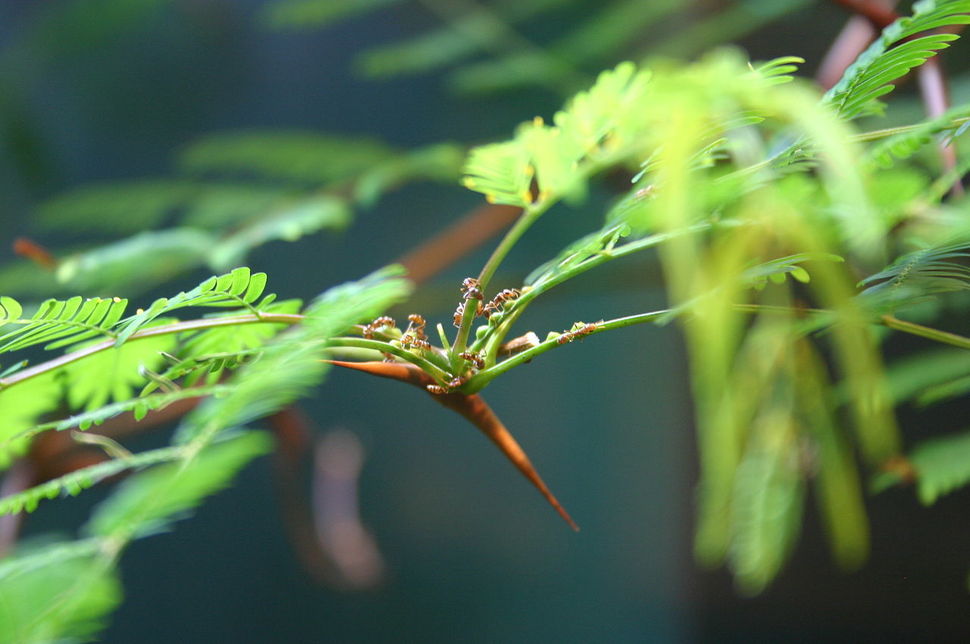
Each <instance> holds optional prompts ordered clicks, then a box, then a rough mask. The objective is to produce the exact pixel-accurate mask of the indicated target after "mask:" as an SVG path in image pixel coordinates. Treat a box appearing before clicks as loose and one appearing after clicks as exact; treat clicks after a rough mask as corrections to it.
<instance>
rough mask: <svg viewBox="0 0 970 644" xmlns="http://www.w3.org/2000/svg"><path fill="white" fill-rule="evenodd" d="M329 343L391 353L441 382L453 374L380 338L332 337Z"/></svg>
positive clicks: (447, 379)
mask: <svg viewBox="0 0 970 644" xmlns="http://www.w3.org/2000/svg"><path fill="white" fill-rule="evenodd" d="M327 345H328V346H331V347H356V348H358V349H372V350H374V351H380V352H381V353H390V354H391V355H393V356H396V357H398V358H400V359H401V360H404V361H406V362H410V363H411V364H413V365H416V366H418V367H420V368H421V370H422V371H424V372H425V373H426V374H428V375H429V376H431V377H433V378H434V379H435V380H437V381H438V382H439V383H441V384H444V383H447V382H448V381H449V380H450V379H451V375H450V374H449V373H448V372H446V371H445V370H444V369H442V368H441V367H439V366H438V365H436V364H434V363H433V362H431V361H430V360H428V359H426V358H422V357H421V356H419V355H417V354H414V353H411V352H410V351H408V350H407V349H404V348H402V347H399V346H396V345H393V344H388V343H387V342H381V341H379V340H367V339H365V338H332V339H331V340H330V341H329V342H328V343H327Z"/></svg>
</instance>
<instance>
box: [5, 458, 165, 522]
mask: <svg viewBox="0 0 970 644" xmlns="http://www.w3.org/2000/svg"><path fill="white" fill-rule="evenodd" d="M181 456H182V452H181V450H180V449H179V448H177V447H163V448H161V449H155V450H150V451H147V452H142V453H141V454H138V455H137V456H131V457H129V458H118V459H114V460H111V461H105V462H103V463H98V464H96V465H89V466H88V467H83V468H81V469H79V470H75V471H73V472H71V473H70V474H65V475H63V476H59V477H57V478H56V479H51V480H50V481H47V482H46V483H42V484H41V485H37V486H35V487H32V488H30V489H28V490H26V491H25V492H20V493H18V494H11V495H10V496H5V497H3V499H0V514H16V513H17V512H33V511H34V510H36V509H37V505H38V504H39V503H40V502H41V501H42V500H43V499H54V498H57V497H58V496H77V495H78V494H80V493H81V492H82V491H83V490H86V489H88V488H89V487H91V486H92V485H94V484H96V483H99V482H101V481H103V480H104V479H106V478H108V477H111V476H114V475H115V474H118V473H120V472H124V471H125V470H134V469H139V468H143V467H148V466H149V465H156V464H158V463H164V462H166V461H174V460H177V459H179V458H180V457H181Z"/></svg>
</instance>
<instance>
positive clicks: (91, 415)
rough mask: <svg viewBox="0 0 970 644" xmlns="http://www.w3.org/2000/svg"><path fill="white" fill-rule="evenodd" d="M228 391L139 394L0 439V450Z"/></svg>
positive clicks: (195, 389)
mask: <svg viewBox="0 0 970 644" xmlns="http://www.w3.org/2000/svg"><path fill="white" fill-rule="evenodd" d="M229 389H230V388H229V386H228V385H208V386H203V387H190V388H187V389H179V390H177V391H167V392H163V393H154V394H152V393H149V394H146V393H144V392H143V393H142V394H141V395H140V396H139V397H138V398H129V399H127V400H122V401H120V402H114V403H111V404H109V405H105V406H104V407H99V408H98V409H92V410H90V411H85V412H82V413H79V414H73V415H71V416H68V417H67V418H62V419H59V420H52V421H50V422H46V423H41V424H39V425H35V426H33V427H30V428H29V429H25V430H23V431H21V432H20V433H19V434H15V435H13V436H11V437H10V438H6V439H4V440H0V451H2V450H4V449H6V448H7V447H8V446H9V445H10V443H13V442H17V441H25V440H28V439H31V438H33V437H34V436H37V435H38V434H41V433H43V432H46V431H57V432H60V431H64V430H68V429H75V428H76V429H79V430H81V431H84V430H87V429H90V428H91V427H93V426H97V425H100V424H102V423H103V422H104V421H106V420H108V419H110V418H114V417H115V416H119V415H121V414H124V413H126V412H132V414H133V415H134V418H135V420H141V419H142V418H144V417H145V415H146V414H147V413H148V412H149V411H151V410H154V409H163V408H164V407H167V406H168V405H171V404H172V403H175V402H178V401H180V400H188V399H191V398H202V397H206V396H219V395H223V394H226V393H228V392H229Z"/></svg>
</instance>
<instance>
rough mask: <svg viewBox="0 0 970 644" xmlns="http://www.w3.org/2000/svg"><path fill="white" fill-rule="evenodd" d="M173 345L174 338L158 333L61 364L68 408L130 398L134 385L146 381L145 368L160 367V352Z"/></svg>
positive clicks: (89, 407)
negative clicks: (65, 364)
mask: <svg viewBox="0 0 970 644" xmlns="http://www.w3.org/2000/svg"><path fill="white" fill-rule="evenodd" d="M174 348H175V338H173V337H172V336H165V335H160V336H157V337H149V338H144V339H142V340H139V341H138V342H126V343H125V344H123V345H121V346H117V347H113V348H111V349H107V350H104V351H99V352H98V353H94V354H92V355H89V356H86V357H85V358H82V359H81V360H78V361H76V362H72V363H71V364H69V365H67V366H66V367H64V383H65V385H66V386H67V402H68V404H69V405H70V406H71V409H84V410H85V411H92V410H96V409H99V408H100V407H102V406H104V405H105V404H107V403H108V402H109V401H117V402H121V401H125V400H128V399H129V398H131V394H132V390H133V389H140V388H141V387H143V386H144V385H145V384H146V382H147V377H146V376H145V370H146V369H147V370H149V371H154V370H157V369H158V368H159V366H160V365H161V364H162V362H163V360H164V358H163V357H162V355H163V353H166V352H169V351H172V350H173V349H174Z"/></svg>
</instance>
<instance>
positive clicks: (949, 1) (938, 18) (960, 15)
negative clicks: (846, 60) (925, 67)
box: [823, 0, 970, 119]
mask: <svg viewBox="0 0 970 644" xmlns="http://www.w3.org/2000/svg"><path fill="white" fill-rule="evenodd" d="M968 12H970V0H940V1H934V0H923V1H922V2H917V3H915V4H914V5H913V15H912V16H911V17H908V18H901V19H900V20H897V21H896V22H894V23H893V24H891V25H889V26H888V27H886V28H885V29H884V30H883V32H882V34H881V35H880V37H879V38H878V39H876V41H875V42H873V43H872V45H870V46H869V48H868V49H866V50H865V51H864V52H863V53H862V54H861V55H860V56H859V58H858V59H857V60H856V61H855V62H854V63H853V64H852V65H851V66H850V67H849V68H848V69H847V70H846V72H845V74H844V75H843V76H842V79H841V80H840V81H839V82H838V83H837V84H836V85H835V86H834V87H833V88H832V89H830V90H829V91H828V92H827V93H826V94H825V97H824V99H823V101H824V102H826V103H828V104H830V105H831V106H832V107H833V108H834V109H835V110H836V112H837V113H838V114H839V116H841V117H843V118H848V119H851V118H855V117H857V116H861V115H863V114H867V113H871V112H873V111H876V110H878V107H877V104H875V103H874V101H876V99H878V98H879V97H880V96H883V95H885V94H888V93H889V92H891V91H892V90H893V89H894V86H893V85H892V82H893V81H895V80H897V79H899V78H902V77H903V76H905V75H906V74H907V73H908V72H909V71H910V70H911V69H913V68H914V67H918V66H920V65H922V64H923V63H924V62H926V59H927V58H930V57H931V56H934V55H936V53H937V52H938V51H940V50H941V49H944V48H945V47H948V46H949V44H948V43H950V42H952V41H953V40H956V38H957V36H956V35H954V34H932V35H928V36H922V37H920V38H916V39H914V40H907V39H908V38H910V37H912V36H915V35H916V34H919V33H922V32H925V31H929V30H931V29H937V28H939V27H944V26H947V25H965V24H970V15H966V14H967V13H968Z"/></svg>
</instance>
